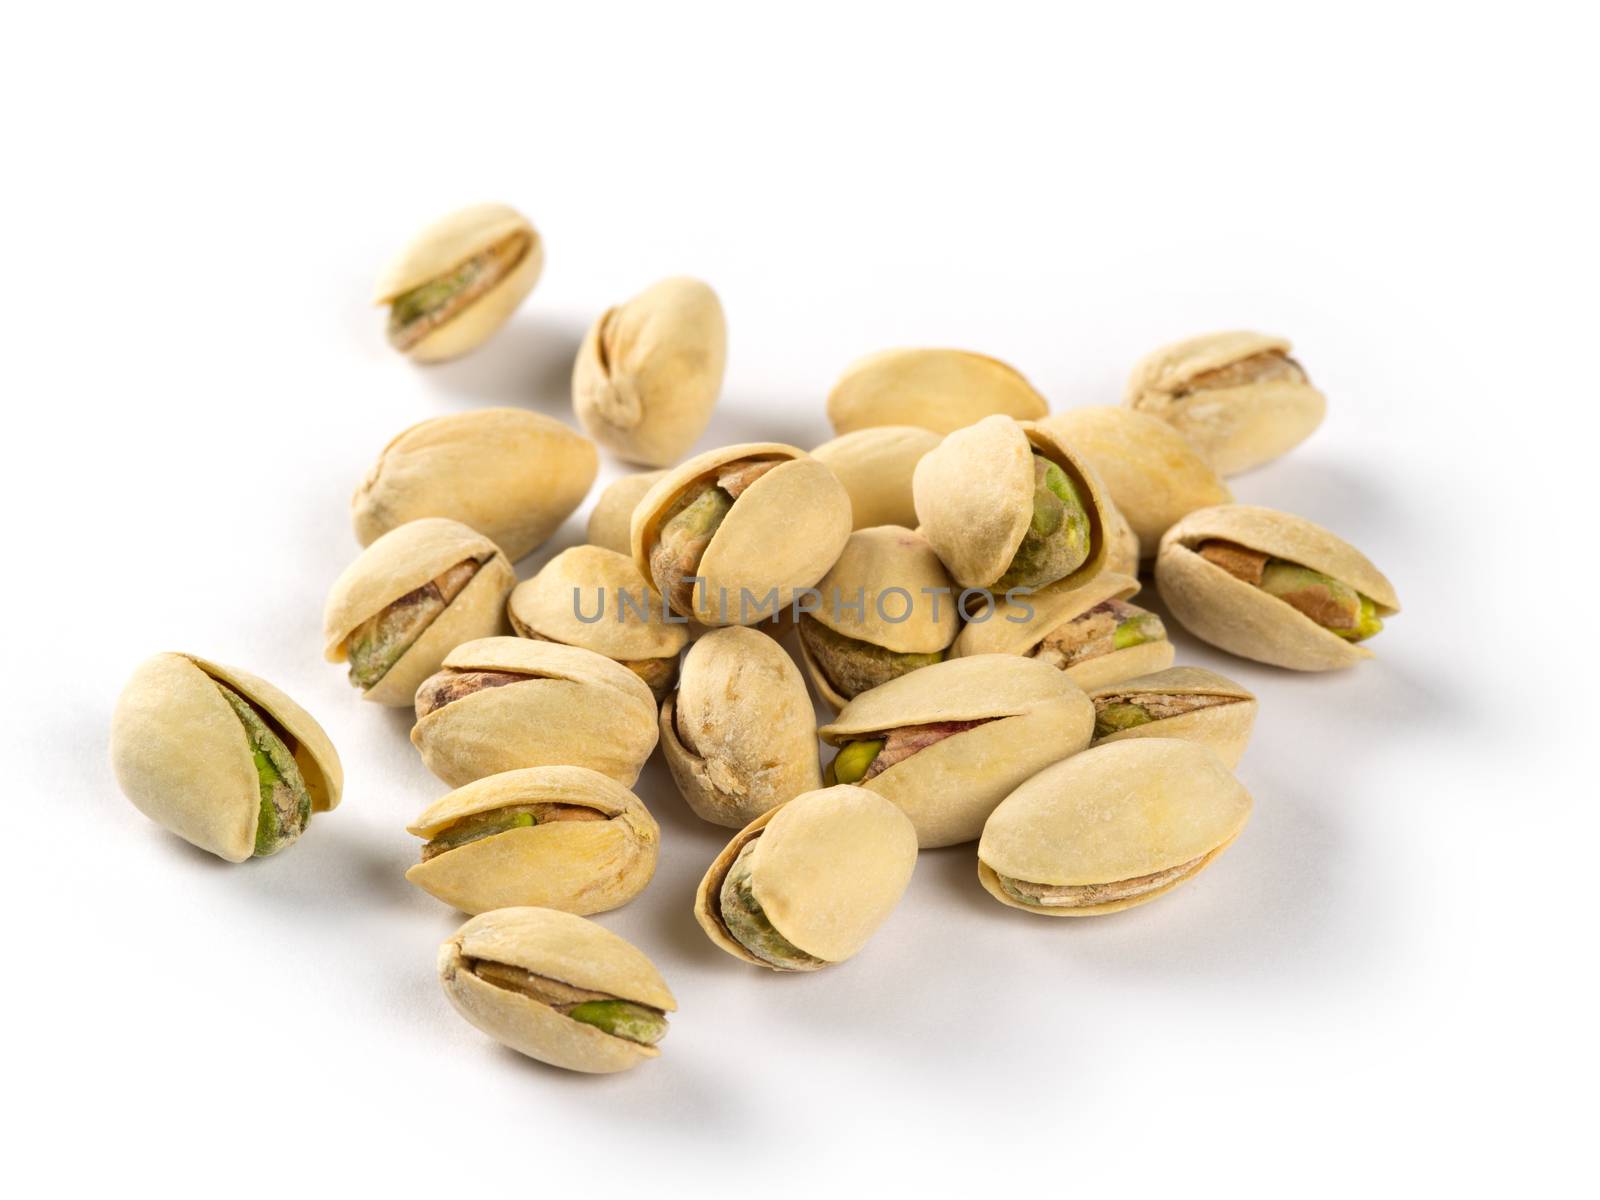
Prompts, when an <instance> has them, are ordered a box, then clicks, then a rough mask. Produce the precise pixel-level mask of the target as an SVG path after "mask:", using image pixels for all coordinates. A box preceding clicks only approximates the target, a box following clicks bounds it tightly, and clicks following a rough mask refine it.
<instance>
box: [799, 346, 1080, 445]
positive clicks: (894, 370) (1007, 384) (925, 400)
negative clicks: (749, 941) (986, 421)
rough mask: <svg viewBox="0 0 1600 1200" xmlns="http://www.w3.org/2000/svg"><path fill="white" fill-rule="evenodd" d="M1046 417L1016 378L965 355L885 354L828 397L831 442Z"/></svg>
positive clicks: (991, 361) (858, 368)
mask: <svg viewBox="0 0 1600 1200" xmlns="http://www.w3.org/2000/svg"><path fill="white" fill-rule="evenodd" d="M1049 411H1050V406H1049V404H1047V403H1046V402H1045V398H1044V397H1043V396H1041V395H1040V394H1039V393H1038V392H1037V391H1035V390H1034V387H1033V385H1032V384H1030V383H1029V382H1028V381H1027V380H1026V379H1025V378H1023V376H1022V373H1021V372H1020V371H1018V370H1016V368H1014V367H1010V366H1007V365H1006V364H1005V363H1003V362H1001V361H1000V360H999V359H997V358H990V357H989V356H988V355H985V354H974V353H972V352H971V351H969V350H943V349H937V350H920V349H919V350H884V351H880V352H879V353H877V354H869V355H867V356H866V357H865V358H859V359H857V360H856V361H855V362H853V363H851V364H850V365H849V366H848V367H846V368H845V372H844V374H843V375H842V376H840V378H839V382H838V383H836V384H834V385H833V391H831V392H830V393H828V421H829V423H830V424H832V426H833V431H834V433H836V434H846V433H853V432H855V431H856V430H858V429H868V428H870V427H872V426H874V425H920V426H921V427H922V428H924V429H931V430H933V432H934V433H950V432H952V431H953V430H957V429H961V428H963V427H964V426H967V425H971V424H972V423H973V422H975V421H979V420H982V419H983V418H984V417H987V416H992V415H994V414H996V413H999V414H1002V415H1004V416H1008V417H1015V418H1017V419H1019V420H1035V419H1037V418H1039V417H1042V416H1044V415H1045V414H1046V413H1047V412H1049Z"/></svg>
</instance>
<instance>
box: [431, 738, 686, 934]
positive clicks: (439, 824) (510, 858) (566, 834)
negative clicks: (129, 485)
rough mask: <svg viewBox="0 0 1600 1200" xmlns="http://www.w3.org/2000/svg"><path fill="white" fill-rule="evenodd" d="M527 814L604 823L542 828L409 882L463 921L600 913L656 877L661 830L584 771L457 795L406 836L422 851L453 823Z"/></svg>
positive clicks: (492, 784)
mask: <svg viewBox="0 0 1600 1200" xmlns="http://www.w3.org/2000/svg"><path fill="white" fill-rule="evenodd" d="M524 804H564V805H575V806H578V807H581V808H590V809H594V810H595V811H596V812H599V813H603V814H604V815H605V816H607V817H609V818H612V819H610V820H606V821H548V822H544V823H541V824H538V825H532V826H525V827H522V828H517V829H509V830H506V831H505V832H504V833H497V834H493V835H491V836H489V837H483V838H479V839H477V840H476V841H471V842H467V843H466V844H464V845H461V846H457V847H456V848H455V849H453V850H447V851H445V852H444V853H442V854H437V855H435V856H434V857H432V858H429V859H426V860H424V861H422V862H419V863H416V864H415V865H413V866H412V867H411V869H410V870H408V871H407V872H406V878H407V879H409V880H410V881H411V882H412V883H414V884H416V885H417V886H418V887H420V888H421V889H422V890H423V891H425V892H427V893H428V894H429V895H430V896H433V897H435V898H436V899H439V900H442V901H444V902H445V903H446V904H451V905H454V906H455V907H456V908H459V909H460V910H461V911H462V912H467V913H481V912H488V911H489V910H491V909H496V908H512V907H515V906H518V905H533V906H535V907H538V908H558V909H560V910H561V911H562V912H570V913H578V914H579V915H587V914H589V913H597V912H605V911H607V910H608V909H613V908H619V907H621V906H622V905H624V904H626V903H627V902H628V901H630V900H632V899H633V898H634V897H635V896H637V895H638V894H639V893H640V892H642V891H643V890H644V888H645V885H646V884H647V883H649V882H650V877H651V876H652V875H654V874H655V870H656V854H657V851H658V850H659V849H660V845H661V828H660V826H658V825H657V824H656V821H655V818H654V817H652V816H651V815H650V813H649V811H648V810H647V809H646V808H645V806H644V805H643V804H642V803H641V802H640V801H639V798H638V797H637V796H635V795H634V794H633V793H632V792H630V791H629V790H628V789H627V788H625V787H623V786H622V785H621V784H620V783H617V782H616V781H615V780H613V779H608V778H607V777H606V776H604V775H601V774H599V773H598V772H596V771H591V770H588V769H587V768H585V767H561V766H552V767H528V768H525V769H523V770H520V771H506V772H504V773H503V774H500V775H490V776H488V777H487V778H485V779H479V780H477V781H476V782H474V783H469V784H467V785H466V786H465V787H462V788H457V789H456V790H455V791H453V792H451V793H450V794H449V795H448V796H445V797H444V798H442V799H440V800H437V801H435V802H434V803H433V804H430V805H429V806H428V807H427V808H426V809H424V810H423V811H422V813H421V815H419V816H418V817H417V819H416V820H415V821H413V822H412V823H411V824H410V825H409V826H408V827H407V828H408V829H409V831H410V832H411V833H412V834H414V835H416V836H417V837H419V838H422V839H423V841H428V840H430V839H432V838H434V837H435V836H437V835H438V834H439V833H441V832H442V831H443V830H445V829H447V828H449V827H450V826H451V825H453V824H455V823H456V822H457V821H460V820H462V819H463V818H465V817H470V816H474V815H476V814H478V813H486V812H493V811H494V810H495V809H500V808H509V807H511V806H513V805H524Z"/></svg>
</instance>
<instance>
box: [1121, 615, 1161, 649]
mask: <svg viewBox="0 0 1600 1200" xmlns="http://www.w3.org/2000/svg"><path fill="white" fill-rule="evenodd" d="M1130 607H1132V606H1131V605H1130ZM1166 636H1167V630H1166V627H1165V626H1163V625H1162V624H1161V618H1160V617H1158V616H1156V615H1155V613H1148V612H1142V613H1140V614H1139V615H1138V616H1134V617H1129V618H1128V619H1127V620H1125V621H1120V622H1118V623H1117V628H1116V632H1114V633H1113V634H1112V635H1111V647H1112V649H1114V650H1126V649H1127V648H1128V647H1129V646H1142V645H1144V644H1145V643H1146V642H1159V641H1161V640H1162V639H1163V638H1165V637H1166Z"/></svg>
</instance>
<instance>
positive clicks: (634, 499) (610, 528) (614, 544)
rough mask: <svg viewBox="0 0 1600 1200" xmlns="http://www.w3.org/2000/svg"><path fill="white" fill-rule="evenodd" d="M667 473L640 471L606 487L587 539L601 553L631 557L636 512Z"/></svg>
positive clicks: (613, 481) (592, 513)
mask: <svg viewBox="0 0 1600 1200" xmlns="http://www.w3.org/2000/svg"><path fill="white" fill-rule="evenodd" d="M665 474H666V472H665V471H640V472H638V473H637V474H634V475H624V476H622V477H621V478H619V479H613V480H612V481H611V482H610V483H608V484H606V486H605V488H604V489H603V490H602V491H601V493H600V498H599V499H598V500H596V501H595V502H594V508H593V509H591V510H590V512H589V526H588V528H587V529H586V530H585V532H584V540H585V541H586V542H588V543H589V544H590V545H591V546H599V547H600V548H601V549H602V550H615V551H616V552H617V553H618V554H632V553H633V539H632V538H631V537H630V536H629V530H630V529H631V528H632V527H633V510H634V509H635V508H637V507H638V506H639V501H641V500H643V499H644V495H645V493H646V492H648V491H649V490H650V489H651V488H652V487H654V486H655V483H656V481H657V480H658V479H660V478H661V477H662V476H663V475H665Z"/></svg>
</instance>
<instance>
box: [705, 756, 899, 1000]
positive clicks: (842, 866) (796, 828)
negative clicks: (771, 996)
mask: <svg viewBox="0 0 1600 1200" xmlns="http://www.w3.org/2000/svg"><path fill="white" fill-rule="evenodd" d="M752 843H754V846H753V849H752V850H751V851H750V853H749V856H748V861H747V863H746V864H745V865H746V866H747V867H748V871H749V878H748V890H749V893H750V895H751V897H752V898H753V900H754V902H755V904H756V905H758V906H759V911H760V914H761V916H762V917H764V919H765V921H766V922H767V923H768V924H770V927H771V929H772V930H774V931H776V933H777V935H778V937H779V938H781V939H783V941H785V942H787V943H788V944H789V946H790V947H792V948H793V949H794V950H796V951H798V952H799V953H798V955H796V956H794V958H793V959H791V960H790V961H788V962H787V963H780V962H775V961H772V960H771V959H770V958H763V957H761V956H759V955H757V954H755V953H753V952H752V951H751V949H750V948H749V946H747V945H746V944H745V943H744V942H741V941H740V940H739V939H738V938H737V937H736V936H735V935H734V933H733V931H732V930H731V929H730V927H729V925H728V922H727V918H726V915H725V910H724V907H723V903H722V896H723V890H724V889H723V885H724V882H725V881H726V879H727V877H728V874H729V871H730V869H731V868H733V866H734V864H735V862H736V860H738V859H739V857H740V853H741V851H743V850H744V849H745V847H746V846H749V845H751V844H752ZM916 862H917V837H916V832H915V830H913V829H912V827H911V822H910V821H908V820H907V819H906V818H905V816H904V814H902V813H901V812H900V811H899V810H898V809H897V808H895V807H894V805H892V804H889V803H887V802H886V801H884V800H883V799H882V798H880V797H878V796H876V795H874V794H873V793H871V792H869V791H867V790H866V789H864V788H857V787H847V786H838V787H829V788H822V789H820V790H817V791H810V792H806V793H804V794H802V795H799V796H796V797H795V798H794V799H792V800H790V801H789V802H788V803H786V804H784V805H783V806H781V807H779V808H776V809H773V810H771V811H770V812H766V813H763V814H762V815H761V816H759V817H757V818H756V819H755V820H754V821H752V822H751V823H750V824H749V825H747V826H745V827H744V829H742V830H740V831H739V833H738V834H737V835H736V836H735V837H734V839H733V840H732V841H731V842H729V843H728V845H727V847H726V848H725V849H724V850H723V851H722V853H721V854H719V855H718V856H717V858H716V861H715V862H713V863H712V864H711V869H710V870H709V871H707V872H706V875H705V878H704V879H702V880H701V881H700V887H699V890H698V891H697V892H696V893H695V905H694V908H695V919H696V920H698V921H699V922H700V927H701V928H702V929H704V930H705V931H706V936H707V937H709V938H710V939H711V940H712V942H713V943H715V944H716V945H717V946H718V947H719V948H720V949H722V950H725V951H727V952H728V953H729V954H731V955H733V956H734V957H735V958H739V959H743V960H744V961H745V962H748V963H752V964H754V965H755V966H758V967H766V968H768V969H769V970H780V971H782V970H817V969H819V968H821V967H826V966H830V965H832V964H834V963H840V962H843V961H844V960H845V959H847V958H850V957H851V956H852V955H854V954H856V953H857V952H858V951H860V949H861V948H862V947H863V946H865V945H866V943H867V940H868V939H869V938H871V936H872V935H873V933H874V932H875V931H876V930H877V928H878V927H879V926H880V925H882V924H883V922H884V921H885V920H886V919H887V918H888V916H889V914H890V913H892V912H893V911H894V908H895V906H896V905H897V904H898V903H899V902H900V897H901V896H902V895H903V894H904V893H905V890H906V885H907V884H908V883H910V881H911V873H912V871H913V870H914V869H915V867H916Z"/></svg>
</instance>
